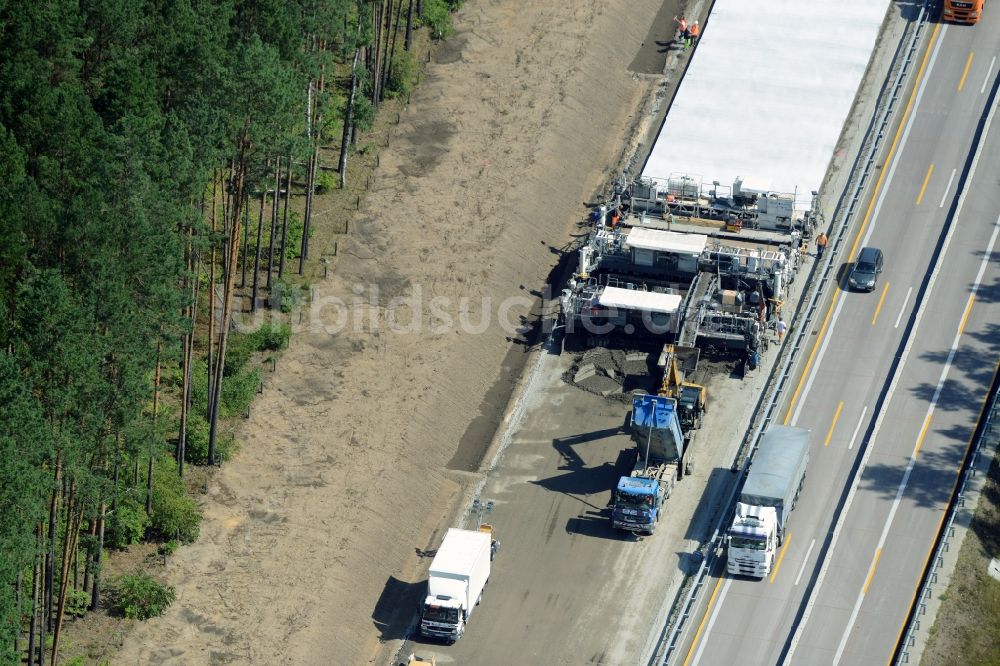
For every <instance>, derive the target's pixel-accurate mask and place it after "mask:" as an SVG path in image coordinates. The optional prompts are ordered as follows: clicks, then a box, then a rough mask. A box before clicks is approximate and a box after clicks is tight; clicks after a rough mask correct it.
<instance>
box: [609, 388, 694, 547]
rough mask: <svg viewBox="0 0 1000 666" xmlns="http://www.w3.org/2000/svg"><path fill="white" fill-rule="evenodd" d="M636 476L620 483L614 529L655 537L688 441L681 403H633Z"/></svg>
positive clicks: (655, 399)
mask: <svg viewBox="0 0 1000 666" xmlns="http://www.w3.org/2000/svg"><path fill="white" fill-rule="evenodd" d="M631 430H632V439H633V441H635V443H636V449H635V455H636V459H635V465H634V467H633V469H632V473H631V474H629V475H628V476H623V477H621V478H620V479H619V480H618V485H617V486H616V487H615V492H614V494H613V496H612V503H611V526H612V527H613V528H614V529H618V530H626V531H629V532H639V533H643V534H652V533H653V532H654V530H655V529H656V524H657V523H658V522H659V520H660V517H661V516H662V514H663V503H664V502H665V501H666V500H667V498H668V497H670V491H671V490H672V489H673V487H674V482H675V481H676V480H677V479H678V478H679V475H680V470H681V465H682V463H683V458H684V451H685V449H686V448H687V446H688V442H689V440H688V438H686V437H685V434H684V432H683V431H682V430H681V425H680V419H679V417H678V410H677V401H676V400H674V399H673V398H667V397H665V396H657V395H641V396H636V397H635V398H633V399H632V423H631Z"/></svg>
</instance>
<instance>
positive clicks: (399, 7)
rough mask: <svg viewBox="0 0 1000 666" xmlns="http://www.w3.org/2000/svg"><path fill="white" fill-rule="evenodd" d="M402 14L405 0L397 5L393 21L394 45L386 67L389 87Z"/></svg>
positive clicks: (386, 79) (386, 78) (400, 0)
mask: <svg viewBox="0 0 1000 666" xmlns="http://www.w3.org/2000/svg"><path fill="white" fill-rule="evenodd" d="M390 9H391V7H390ZM402 16H403V0H399V4H398V5H397V6H396V20H395V21H394V22H393V27H392V45H391V46H390V47H389V60H388V65H387V66H386V68H385V81H386V86H387V87H388V85H389V77H390V76H392V60H393V58H395V57H396V40H397V38H398V37H399V20H400V18H401V17H402Z"/></svg>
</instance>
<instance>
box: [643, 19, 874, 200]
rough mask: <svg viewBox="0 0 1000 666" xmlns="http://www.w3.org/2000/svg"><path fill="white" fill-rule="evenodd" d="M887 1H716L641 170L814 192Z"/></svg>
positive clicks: (804, 194)
mask: <svg viewBox="0 0 1000 666" xmlns="http://www.w3.org/2000/svg"><path fill="white" fill-rule="evenodd" d="M889 4H890V2H889V0H836V1H833V0H716V2H715V5H714V7H713V9H712V13H711V15H710V16H709V19H708V21H707V25H706V26H705V27H704V29H703V30H702V36H701V41H700V43H699V44H698V47H697V49H695V51H694V53H693V55H692V56H691V58H692V60H691V63H690V66H689V67H688V70H687V73H686V74H685V75H684V79H683V81H682V82H681V86H680V90H678V92H677V96H676V97H675V98H674V102H673V105H672V106H671V108H670V111H669V113H668V115H667V119H666V122H665V124H664V126H663V127H662V128H661V130H660V134H659V136H658V137H657V139H656V144H655V145H654V146H653V150H652V152H651V153H650V156H649V159H648V160H647V162H646V165H645V166H644V167H643V171H642V175H643V176H644V177H651V178H655V179H657V180H661V179H662V180H666V179H667V178H668V177H669V176H670V175H672V174H680V173H683V174H689V175H694V176H697V177H700V178H701V179H702V183H703V184H704V185H708V186H711V183H712V181H713V180H715V181H719V183H720V184H721V185H723V186H726V187H728V186H731V185H732V183H733V181H734V180H735V179H736V178H737V177H741V178H742V179H743V187H744V188H745V189H751V190H756V191H759V192H763V191H769V192H780V193H784V194H792V193H795V194H796V197H795V198H796V201H797V202H799V203H803V202H804V203H808V202H809V201H810V198H811V194H810V193H811V191H812V190H819V188H820V185H821V184H822V182H823V177H824V175H825V173H826V169H827V165H828V164H829V162H830V159H831V157H832V156H833V152H834V149H835V147H836V143H837V139H838V137H839V136H840V132H841V128H842V127H843V125H844V122H845V120H846V119H847V114H848V113H849V112H850V109H851V104H852V103H853V101H854V96H855V94H856V92H857V89H858V86H859V85H860V83H861V78H862V77H863V76H864V73H865V69H866V67H867V66H868V61H869V59H870V57H871V53H872V50H873V49H874V46H875V41H876V38H877V37H878V33H879V29H880V27H881V25H882V20H883V18H884V17H885V13H886V10H887V8H888V6H889Z"/></svg>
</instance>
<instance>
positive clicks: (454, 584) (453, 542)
mask: <svg viewBox="0 0 1000 666" xmlns="http://www.w3.org/2000/svg"><path fill="white" fill-rule="evenodd" d="M493 543H494V540H493V529H492V527H490V528H489V530H481V529H476V530H461V529H455V528H452V529H449V530H448V533H447V534H445V537H444V541H443V542H442V543H441V547H440V548H438V551H437V554H436V555H435V556H434V560H433V561H432V562H431V566H430V570H429V571H428V577H427V597H426V598H425V599H424V605H423V608H422V612H421V615H420V633H421V634H423V635H424V636H427V637H429V638H438V639H441V640H445V641H447V642H449V643H454V642H455V641H457V640H458V639H459V638H461V637H462V634H464V633H465V627H466V624H467V623H468V621H469V617H470V616H471V615H472V611H473V609H475V607H476V606H478V605H479V603H480V602H481V601H482V600H483V588H484V587H486V582H487V581H488V580H489V578H490V561H491V559H492V555H493V553H494V552H495V551H494V549H493Z"/></svg>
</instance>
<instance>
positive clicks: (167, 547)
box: [156, 539, 181, 557]
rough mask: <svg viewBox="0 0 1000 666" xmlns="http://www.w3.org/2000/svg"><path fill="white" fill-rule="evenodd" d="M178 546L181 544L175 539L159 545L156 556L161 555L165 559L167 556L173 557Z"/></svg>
mask: <svg viewBox="0 0 1000 666" xmlns="http://www.w3.org/2000/svg"><path fill="white" fill-rule="evenodd" d="M180 545H181V544H180V542H179V541H176V540H175V539H171V540H170V541H167V542H166V543H162V544H160V547H159V548H157V549H156V554H157V555H162V556H163V557H167V556H169V555H173V554H174V552H176V551H177V548H178V546H180Z"/></svg>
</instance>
